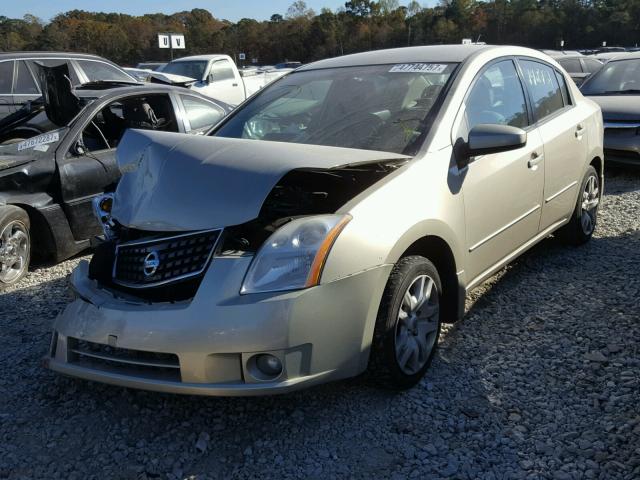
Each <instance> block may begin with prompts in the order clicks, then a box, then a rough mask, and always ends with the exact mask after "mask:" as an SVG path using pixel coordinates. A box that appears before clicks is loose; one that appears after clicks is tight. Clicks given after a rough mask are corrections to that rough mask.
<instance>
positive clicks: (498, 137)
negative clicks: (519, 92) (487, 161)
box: [456, 123, 527, 170]
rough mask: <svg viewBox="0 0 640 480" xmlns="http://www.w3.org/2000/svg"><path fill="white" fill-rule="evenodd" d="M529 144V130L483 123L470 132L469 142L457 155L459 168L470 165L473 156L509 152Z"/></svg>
mask: <svg viewBox="0 0 640 480" xmlns="http://www.w3.org/2000/svg"><path fill="white" fill-rule="evenodd" d="M526 144H527V132H525V131H524V130H522V129H521V128H518V127H512V126H510V125H494V124H488V123H486V124H485V123H482V124H480V125H476V126H475V127H473V128H472V129H471V131H470V132H469V138H468V140H467V143H466V144H464V146H463V148H462V149H461V150H462V151H461V152H459V153H458V154H457V155H456V158H457V163H458V168H459V169H460V170H462V169H463V168H465V167H466V166H467V165H469V160H470V158H471V157H476V156H478V155H488V154H490V153H500V152H507V151H509V150H516V149H518V148H521V147H524V146H525V145H526Z"/></svg>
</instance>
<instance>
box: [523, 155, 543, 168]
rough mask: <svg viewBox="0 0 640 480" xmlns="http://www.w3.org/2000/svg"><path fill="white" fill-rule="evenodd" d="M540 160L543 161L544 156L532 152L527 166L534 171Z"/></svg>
mask: <svg viewBox="0 0 640 480" xmlns="http://www.w3.org/2000/svg"><path fill="white" fill-rule="evenodd" d="M542 160H544V155H543V154H542V153H538V152H533V153H532V154H531V159H530V160H529V162H528V163H527V166H528V167H529V168H532V169H534V168H536V166H537V165H538V164H539V163H540V162H541V161H542Z"/></svg>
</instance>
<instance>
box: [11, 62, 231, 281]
mask: <svg viewBox="0 0 640 480" xmlns="http://www.w3.org/2000/svg"><path fill="white" fill-rule="evenodd" d="M41 86H42V87H43V88H42V91H43V92H44V94H43V96H42V98H41V99H37V100H35V101H34V102H30V103H29V104H27V105H26V106H25V107H23V109H21V110H20V111H19V112H16V113H14V114H12V115H10V116H9V117H6V118H4V119H3V120H2V121H0V136H1V137H2V138H4V144H3V145H1V146H0V288H2V287H4V286H6V285H10V284H14V283H16V282H17V281H19V280H20V279H21V278H22V277H23V276H24V275H25V273H26V272H27V270H28V267H29V264H30V261H31V259H32V257H33V259H34V260H36V261H39V262H52V263H56V262H60V261H62V260H64V259H66V258H69V257H71V256H73V255H75V254H77V253H79V252H81V251H82V250H84V249H86V248H87V247H88V246H89V239H91V238H92V237H93V236H95V235H98V234H100V233H101V228H100V226H99V224H98V222H97V219H96V217H95V215H94V212H93V208H94V207H93V199H94V198H95V197H96V196H97V195H99V194H101V193H103V192H105V191H110V190H112V189H114V188H115V185H116V184H117V182H118V179H119V177H120V172H119V170H118V168H117V165H116V160H115V149H116V147H117V146H118V143H119V141H120V139H121V138H122V136H123V135H124V132H125V131H126V130H127V129H128V128H138V129H148V130H161V131H168V132H180V133H190V134H202V133H204V132H205V131H207V130H209V129H210V128H211V127H212V126H213V125H215V124H216V123H218V121H219V120H220V119H222V118H223V117H224V116H225V115H226V114H227V113H228V112H229V111H230V110H231V107H229V106H228V105H226V104H223V103H221V102H214V101H212V100H211V99H208V98H206V97H203V96H202V95H199V94H197V93H196V92H193V91H191V90H186V89H184V88H180V87H171V86H164V85H145V86H140V85H137V86H125V87H123V86H120V85H117V84H115V85H114V84H113V83H109V82H106V83H104V82H94V83H92V84H84V85H81V86H79V87H76V88H75V89H73V90H72V89H71V83H70V82H69V74H68V68H67V67H66V65H61V66H59V67H52V68H47V67H43V68H42V72H41ZM114 87H116V88H114ZM24 132H33V133H32V134H33V135H35V136H31V138H25V137H27V136H30V134H29V135H25V133H24ZM37 132H42V133H40V134H37Z"/></svg>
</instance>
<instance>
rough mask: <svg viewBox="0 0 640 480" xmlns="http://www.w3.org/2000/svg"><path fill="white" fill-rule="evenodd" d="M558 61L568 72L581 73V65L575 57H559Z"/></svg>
mask: <svg viewBox="0 0 640 480" xmlns="http://www.w3.org/2000/svg"><path fill="white" fill-rule="evenodd" d="M558 63H559V64H560V65H562V68H564V69H565V70H566V71H567V72H569V73H581V72H582V66H581V65H580V60H578V59H577V58H561V59H560V60H558Z"/></svg>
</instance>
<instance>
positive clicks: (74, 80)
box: [27, 58, 80, 86]
mask: <svg viewBox="0 0 640 480" xmlns="http://www.w3.org/2000/svg"><path fill="white" fill-rule="evenodd" d="M27 63H28V64H29V66H30V67H31V71H32V72H33V73H34V74H35V75H36V78H38V71H39V70H38V64H40V65H44V66H45V67H57V66H58V65H62V64H63V63H66V64H67V67H69V75H70V76H71V84H72V85H74V86H75V85H80V79H79V78H78V74H77V73H76V69H75V68H73V65H71V63H70V62H69V61H68V60H65V59H62V58H39V59H37V60H27Z"/></svg>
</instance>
